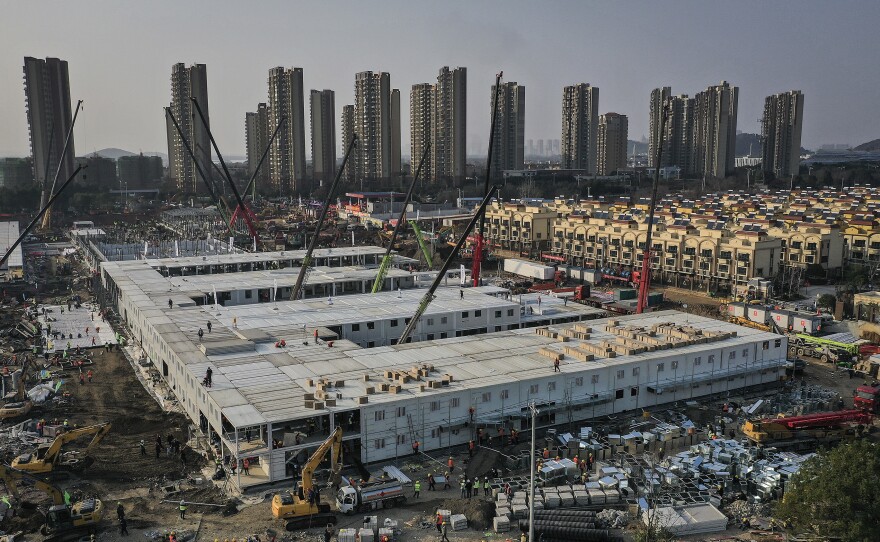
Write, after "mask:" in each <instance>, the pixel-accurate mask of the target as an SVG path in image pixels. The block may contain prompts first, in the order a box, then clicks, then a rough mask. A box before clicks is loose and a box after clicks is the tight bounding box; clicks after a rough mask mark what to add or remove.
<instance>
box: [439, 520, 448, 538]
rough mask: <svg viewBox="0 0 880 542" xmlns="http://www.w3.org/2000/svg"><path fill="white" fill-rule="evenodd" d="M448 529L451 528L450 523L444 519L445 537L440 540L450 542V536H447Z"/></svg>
mask: <svg viewBox="0 0 880 542" xmlns="http://www.w3.org/2000/svg"><path fill="white" fill-rule="evenodd" d="M448 530H449V523H447V522H446V521H444V522H443V537H442V538H440V542H450V540H449V537H448V536H446V533H447V531H448Z"/></svg>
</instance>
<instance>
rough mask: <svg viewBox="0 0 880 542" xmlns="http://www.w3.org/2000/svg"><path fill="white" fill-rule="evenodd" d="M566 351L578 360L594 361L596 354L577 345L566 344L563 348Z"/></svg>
mask: <svg viewBox="0 0 880 542" xmlns="http://www.w3.org/2000/svg"><path fill="white" fill-rule="evenodd" d="M562 351H563V352H565V355H566V356H569V357H571V358H574V359H576V360H578V361H593V360H594V359H595V358H596V356H595V355H594V354H592V353H591V352H587V351H586V350H584V349H582V348H579V347H577V346H566V347H565V348H563V349H562Z"/></svg>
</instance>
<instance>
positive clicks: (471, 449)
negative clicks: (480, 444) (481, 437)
mask: <svg viewBox="0 0 880 542" xmlns="http://www.w3.org/2000/svg"><path fill="white" fill-rule="evenodd" d="M468 456H470V457H473V456H474V441H473V440H472V441H470V442H468Z"/></svg>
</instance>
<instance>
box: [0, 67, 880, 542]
mask: <svg viewBox="0 0 880 542" xmlns="http://www.w3.org/2000/svg"><path fill="white" fill-rule="evenodd" d="M501 77H502V74H498V75H497V76H496V87H495V88H496V91H495V103H494V104H493V105H494V108H495V109H497V101H498V90H497V89H498V88H500V83H501ZM192 101H193V105H194V107H195V108H196V109H197V110H198V113H199V116H200V117H202V112H201V109H200V107H199V104H198V101H197V100H196V99H195V98H192ZM495 109H493V119H492V124H493V126H494V124H495V118H494V117H495V113H494V111H495ZM166 113H167V115H168V117H169V121H170V122H171V123H173V125H174V127H175V128H176V129H177V130H178V132H180V138H181V140H182V141H183V144H184V145H185V147H186V149H187V151H188V152H189V153H190V155H191V158H192V159H193V163H194V164H196V166H197V167H199V166H198V162H197V161H196V157H195V155H194V153H193V150H192V148H191V147H190V145H189V143H188V142H187V141H186V138H185V136H184V134H183V133H182V131H181V130H180V127H179V126H178V125H177V120H176V119H175V118H174V116H173V114H172V113H171V111H170V109H169V110H166ZM201 120H202V122H203V123H204V124H205V128H206V130H207V131H208V132H209V133H210V129H209V128H207V122H206V121H205V119H204V117H202V118H201ZM664 122H665V118H664ZM168 126H169V130H170V126H171V125H170V124H169V125H168ZM279 126H280V125H279ZM71 129H72V127H71ZM276 131H277V130H276ZM660 132H661V133H663V132H664V128H663V125H662V124H661V127H660ZM491 134H492V135H491V136H490V142H489V149H490V150H489V153H490V154H489V160H488V163H490V164H491V163H492V160H491V152H492V151H491V149H492V148H493V143H492V139H491V138H492V137H494V130H492V131H491ZM273 137H274V135H273ZM357 140H358V136H357V135H356V134H353V135H352V139H351V141H350V142H347V143H348V147H347V149H348V150H347V152H346V155H345V157H344V158H343V160H342V166H341V168H340V170H339V172H338V173H337V175H336V178H335V180H334V181H333V183H332V184H331V185H330V186H329V189H328V190H327V195H326V198H325V199H324V201H323V202H317V204H313V203H307V204H305V205H303V204H302V202H300V205H299V206H298V207H297V210H296V212H295V213H292V212H290V211H291V210H292V202H290V201H289V202H287V203H286V204H285V205H286V207H285V208H284V212H283V213H281V212H280V209H281V206H280V205H278V206H275V207H273V206H270V205H266V206H264V207H263V209H262V210H259V209H258V210H257V211H258V212H256V213H255V212H254V209H253V208H252V207H256V202H257V198H256V195H255V192H254V191H253V190H254V179H255V176H256V173H257V172H256V171H254V172H253V175H252V176H251V179H250V181H249V182H248V183H247V184H246V185H245V187H244V188H245V189H244V190H243V191H240V190H239V187H237V185H236V184H235V183H234V182H233V179H232V177H231V175H230V174H229V172H228V169H227V167H226V164H225V162H224V161H223V158H222V157H221V156H220V153H219V150H218V149H217V148H216V144H214V150H215V152H216V154H217V156H218V159H219V161H220V163H221V166H222V171H221V170H220V168H215V169H218V172H221V174H220V176H219V177H217V178H214V179H213V180H212V179H211V178H210V176H206V175H205V174H204V173H203V172H202V171H201V170H199V176H200V179H201V180H202V181H203V182H204V183H205V185H206V188H207V189H208V191H209V193H210V194H211V198H212V200H213V201H212V203H213V204H214V207H213V209H211V210H181V209H179V208H178V209H176V210H171V209H166V210H165V211H164V212H162V213H161V214H160V215H159V216H155V217H152V218H151V219H150V220H143V221H138V222H137V223H134V224H128V223H121V224H112V225H110V224H104V225H101V224H99V225H97V226H96V225H95V224H94V223H92V222H91V221H79V220H77V221H74V222H73V224H72V227H71V228H67V227H66V225H65V226H64V227H58V226H57V225H56V226H55V227H54V229H53V227H52V224H51V220H50V217H51V212H50V209H51V206H52V202H53V201H54V199H55V198H56V197H57V195H58V194H59V193H61V192H62V191H63V190H64V189H65V188H66V187H67V186H68V185H69V183H70V182H71V180H72V179H73V178H74V177H76V175H77V174H78V172H79V171H80V169H81V166H80V167H78V168H77V170H76V171H75V172H74V173H73V175H72V176H71V177H70V178H69V179H68V180H67V181H66V182H64V183H63V184H61V185H60V186H59V187H58V189H57V192H56V191H55V190H54V188H53V189H52V190H50V191H49V193H48V194H44V196H46V197H45V198H44V200H45V201H44V202H43V204H42V205H41V208H40V212H39V213H38V214H37V216H36V217H34V219H33V221H32V222H31V223H30V224H29V225H28V226H27V227H25V228H24V229H23V230H20V228H19V227H18V224H17V223H16V225H15V226H14V227H13V226H9V227H7V228H5V229H4V230H0V231H4V232H6V233H5V234H4V235H6V237H9V239H8V240H7V244H8V245H9V248H7V249H6V251H5V254H4V255H3V259H2V261H0V265H2V266H5V267H0V269H4V270H6V274H5V275H4V277H5V278H4V281H5V282H4V289H3V292H2V293H3V298H2V306H0V341H2V343H0V356H2V367H3V370H2V393H3V399H4V401H3V405H2V406H0V423H2V425H0V451H2V453H3V455H4V462H3V465H0V478H2V479H3V482H4V484H5V488H6V494H5V496H4V497H3V498H0V510H2V511H3V523H2V530H3V532H4V533H5V534H4V536H6V540H7V541H8V542H12V541H14V540H52V541H62V540H92V539H95V540H101V541H113V540H122V539H123V538H124V537H126V536H128V535H135V536H144V537H146V538H147V539H149V540H153V541H156V542H159V541H162V542H165V541H167V542H178V541H180V542H189V541H210V540H215V541H219V540H224V541H227V540H230V539H231V540H233V541H237V540H249V541H250V540H261V541H262V540H269V541H270V542H272V541H275V540H295V539H317V538H318V537H320V536H322V535H323V537H324V540H325V542H330V540H333V539H335V540H338V541H339V542H402V541H404V540H432V539H435V538H434V537H441V539H442V540H448V539H449V537H450V536H451V537H454V538H457V539H460V540H481V541H483V540H487V539H489V538H494V539H500V540H505V541H508V540H515V539H516V538H520V540H521V541H522V542H535V541H537V540H542V539H546V540H547V541H548V542H549V541H556V540H573V541H584V542H589V541H606V540H607V541H617V540H632V539H634V538H638V534H639V533H644V532H648V533H649V535H648V538H647V539H649V540H652V539H654V538H653V537H654V535H655V534H656V533H657V532H659V531H660V530H662V531H663V532H664V533H668V534H669V535H670V536H671V537H675V538H681V539H690V540H703V539H706V538H707V537H709V536H717V537H722V538H718V539H719V540H720V539H740V540H767V539H780V538H779V537H782V536H783V535H782V534H781V533H782V531H783V530H784V528H785V525H782V524H779V523H777V522H776V521H775V520H773V519H772V507H773V505H774V503H776V502H778V501H779V500H780V499H781V498H782V497H783V495H784V494H785V492H786V490H787V489H789V488H790V483H791V481H792V480H793V479H794V477H795V476H796V475H797V473H798V472H799V470H800V469H801V467H802V466H803V465H804V464H805V462H807V461H809V459H810V458H811V457H813V456H814V454H816V452H817V451H818V450H820V449H821V448H822V447H826V446H832V445H835V444H838V443H841V442H849V441H853V440H856V439H861V438H869V439H876V433H875V431H874V425H875V423H874V414H876V413H877V411H878V405H880V387H878V386H877V383H876V381H874V378H875V377H876V371H874V373H873V374H872V373H871V369H870V367H871V366H872V364H871V362H870V361H865V360H859V361H860V363H861V364H857V365H855V366H853V365H852V364H851V365H849V366H848V367H844V366H841V368H840V370H838V364H837V362H843V361H844V360H843V358H842V357H841V356H842V355H843V354H842V353H841V352H840V350H843V351H844V352H846V353H847V354H849V355H850V356H856V355H857V354H858V353H860V351H859V350H858V348H850V347H847V346H845V345H844V347H842V348H840V347H838V346H835V345H836V344H837V343H834V345H832V344H830V343H828V342H827V341H826V342H824V343H823V342H819V341H818V340H816V339H814V338H812V335H811V332H812V331H813V328H814V327H816V328H818V326H821V325H823V324H822V323H820V322H819V319H818V318H817V319H815V320H813V319H809V318H806V317H804V318H801V317H800V316H797V315H796V314H792V313H789V312H785V311H783V312H773V311H772V310H769V309H768V310H766V311H764V312H766V315H765V314H764V313H763V312H762V314H760V315H758V313H757V311H758V309H757V307H752V306H751V305H746V304H739V305H738V304H736V303H731V304H730V305H729V308H727V309H725V310H726V311H727V310H729V312H730V313H731V314H730V315H728V314H718V311H716V314H715V315H714V316H716V317H715V318H710V317H708V316H704V315H695V314H691V313H689V312H687V311H685V310H675V307H676V305H675V304H674V303H671V302H669V301H668V300H666V299H665V297H664V295H663V292H657V291H654V292H652V291H651V273H638V272H634V273H632V274H631V275H629V276H627V277H626V281H627V282H631V283H632V284H633V286H634V288H633V289H631V290H630V289H619V290H615V291H612V292H611V293H610V294H608V293H606V294H600V296H598V297H597V296H590V282H589V281H588V280H586V279H585V277H584V276H583V274H581V276H580V277H578V278H576V279H575V280H572V278H573V277H571V276H565V274H564V273H563V272H562V271H560V270H559V269H552V270H551V269H544V270H541V275H540V276H536V277H532V278H535V279H536V280H535V281H527V282H528V284H527V285H526V284H525V283H524V282H523V283H519V282H517V283H512V282H511V277H510V276H509V275H503V274H502V272H501V270H500V269H499V270H498V272H497V274H496V275H495V276H492V270H493V269H492V268H493V265H492V263H493V261H492V258H490V257H489V254H490V250H491V247H490V246H488V245H487V244H486V242H485V240H486V238H485V234H486V230H487V225H486V218H485V215H486V209H487V206H488V205H489V204H490V203H491V202H492V201H493V199H494V198H495V197H496V193H497V191H498V190H499V188H500V187H499V186H498V185H495V184H491V182H490V180H491V179H492V175H491V172H490V171H488V169H489V168H487V171H486V178H485V185H484V196H483V197H482V198H481V199H480V201H479V205H477V206H476V207H475V208H474V209H473V210H472V212H470V211H469V212H468V213H467V214H466V215H465V216H464V217H457V222H458V224H457V226H458V228H457V229H456V228H455V227H453V226H449V227H448V229H446V230H445V235H446V237H445V238H444V239H443V240H441V238H440V236H439V235H431V236H426V235H424V232H423V231H422V230H421V229H420V226H419V225H418V221H412V220H409V219H408V216H407V213H408V212H411V208H410V204H411V202H412V199H413V191H414V189H415V186H416V183H417V181H418V177H419V173H418V172H419V171H420V170H421V164H420V165H419V168H418V169H417V170H416V174H415V175H414V176H413V179H412V181H411V183H410V185H409V187H408V190H407V192H406V195H405V196H404V199H403V201H402V205H400V206H397V207H396V206H395V202H394V201H393V194H392V197H391V199H392V201H391V202H390V203H389V205H388V206H387V208H384V207H383V206H382V205H378V207H379V208H382V209H385V210H387V211H388V212H387V213H385V214H387V215H388V217H387V221H383V223H382V225H381V226H380V229H381V232H377V233H376V236H375V237H377V238H378V241H379V242H380V243H381V245H382V246H374V245H372V244H371V243H370V242H369V237H370V235H371V232H370V230H369V229H368V228H367V227H366V225H364V227H363V228H362V229H361V228H358V227H356V225H355V224H352V223H350V222H348V221H347V220H344V219H343V216H344V215H346V213H348V212H349V211H351V210H350V209H349V211H346V210H345V209H344V208H343V206H342V205H340V204H339V203H338V201H337V204H336V205H335V206H334V205H333V202H334V199H335V198H336V196H337V189H338V184H339V181H340V178H341V176H342V172H343V170H344V169H345V164H346V161H347V160H348V158H349V154H350V153H351V151H352V149H353V148H354V147H355V144H356V143H357ZM211 141H212V143H213V136H211ZM661 143H662V141H661ZM269 144H270V145H271V141H270V142H269ZM662 147H663V145H662V144H661V145H660V149H661V150H658V153H662ZM266 152H268V149H267V151H266ZM425 155H427V149H426V150H425ZM263 157H264V158H265V153H264V155H263ZM659 158H660V156H659V155H658V160H657V161H658V162H660V160H659ZM423 159H424V156H423ZM261 163H262V159H261ZM256 169H257V170H258V169H259V164H257V166H256ZM658 184H659V171H658V172H657V173H656V175H655V179H654V185H653V197H652V198H651V203H650V205H649V210H648V219H647V221H646V224H647V229H646V240H645V243H644V247H645V248H644V249H643V250H642V254H641V259H642V269H648V268H650V265H651V262H652V261H653V260H652V258H653V255H652V250H653V248H652V247H653V245H652V242H651V239H652V237H651V236H652V228H653V224H654V220H653V217H654V209H655V207H657V197H658V195H657V187H658ZM53 187H54V183H53ZM227 189H230V190H231V192H232V194H233V195H234V196H235V204H233V205H230V204H229V203H228V202H227V201H226V200H225V196H224V197H221V195H220V194H225V193H227ZM242 193H244V194H245V196H247V195H248V194H251V201H250V203H251V204H250V205H248V203H247V202H246V201H245V197H242ZM355 196H357V197H363V198H366V197H367V196H368V195H367V194H366V193H364V194H356V195H355ZM353 197H354V196H353ZM331 207H334V213H335V215H336V216H335V219H336V222H335V224H334V217H333V216H330V211H331ZM398 210H399V214H398V215H397V219H396V221H395V220H393V216H394V215H395V214H397V213H395V211H398ZM276 211H277V212H276ZM441 211H444V212H445V211H449V213H455V212H457V211H454V210H451V209H445V210H442V209H439V208H438V209H437V215H438V217H439V216H440V213H441ZM352 212H353V211H352ZM44 216H45V218H43V217H44ZM218 216H219V219H218ZM450 216H452V215H450ZM291 217H293V218H291ZM41 219H43V222H42V224H41V225H42V228H41V229H40V230H39V231H37V230H34V228H35V226H36V224H37V223H38V222H39V221H40V220H41ZM261 219H263V220H261ZM291 220H292V221H293V222H294V223H295V224H297V225H296V226H295V227H294V228H293V229H294V230H295V231H293V232H291V231H289V230H288V231H286V232H285V231H283V230H282V229H281V227H280V226H279V225H278V224H279V222H282V221H283V222H290V221H291ZM465 221H466V225H465V224H464V222H465ZM261 222H262V225H261ZM438 222H439V219H438ZM105 226H106V229H105ZM462 226H463V227H462ZM407 228H411V229H412V231H413V237H414V239H413V242H412V243H410V244H409V246H408V248H407V250H406V252H405V253H403V252H404V251H403V250H400V249H403V248H404V247H405V245H404V244H402V242H401V240H402V236H403V235H405V233H404V230H406V229H407ZM432 228H433V223H432ZM361 230H362V231H361ZM32 232H34V234H33V236H31V237H30V239H29V241H28V242H27V243H23V241H24V240H25V239H27V238H28V236H30V235H31V234H32ZM356 234H357V235H356ZM358 236H360V238H359V239H358V238H357V237H358ZM12 237H15V239H14V240H13V239H12ZM349 237H350V239H351V242H350V246H347V245H349V242H348V239H349ZM429 245H430V246H429ZM466 245H468V246H467V248H466V250H465V247H466ZM438 246H440V247H442V250H439V249H438ZM18 250H20V252H18ZM19 254H21V256H19ZM7 262H8V263H7ZM438 262H441V265H439V266H438V265H436V264H437V263H438ZM484 267H485V269H484ZM514 267H516V268H526V267H529V268H530V269H532V270H535V269H537V268H536V267H535V266H534V265H531V264H529V263H528V262H525V263H524V262H518V261H516V260H508V263H507V265H505V266H504V269H505V270H507V269H513V268H514ZM594 272H597V271H595V270H594ZM521 276H522V275H521ZM525 276H526V277H529V275H525ZM630 278H631V279H632V280H631V281H630ZM566 281H570V282H572V284H566ZM575 281H579V282H575ZM597 300H598V301H597ZM678 307H679V308H681V309H685V308H686V307H685V306H684V304H680V305H679V306H678ZM762 310H763V309H762ZM729 318H731V319H732V321H731V319H729ZM783 318H785V321H784V322H783ZM798 332H801V333H798ZM840 344H844V343H840ZM823 356H824V357H823ZM801 358H811V359H809V360H806V361H805V359H801ZM826 362H834V363H833V364H832V365H830V366H829V365H825V363H826ZM846 363H852V359H851V357H850V358H848V361H846ZM865 363H866V364H867V365H865ZM829 367H830V368H829ZM865 367H867V369H866V370H863V368H865ZM847 369H848V370H847ZM856 373H858V376H860V377H862V376H863V377H864V378H865V380H864V383H863V384H862V385H860V386H859V385H858V384H857V383H856V382H855V381H853V377H854V376H856ZM846 377H848V378H846ZM869 379H870V380H871V384H869V383H868V380H869ZM768 537H769V538H768ZM640 539H642V540H644V539H646V538H640Z"/></svg>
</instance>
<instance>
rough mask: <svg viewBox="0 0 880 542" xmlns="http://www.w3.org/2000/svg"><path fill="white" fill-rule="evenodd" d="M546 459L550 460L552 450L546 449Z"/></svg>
mask: <svg viewBox="0 0 880 542" xmlns="http://www.w3.org/2000/svg"><path fill="white" fill-rule="evenodd" d="M543 455H544V459H550V450H548V449H547V448H544V454H543Z"/></svg>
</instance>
